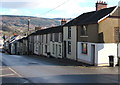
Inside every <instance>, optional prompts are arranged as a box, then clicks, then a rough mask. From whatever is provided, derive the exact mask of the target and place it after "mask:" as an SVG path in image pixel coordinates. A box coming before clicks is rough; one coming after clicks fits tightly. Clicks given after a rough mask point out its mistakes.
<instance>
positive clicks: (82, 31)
mask: <svg viewBox="0 0 120 85" xmlns="http://www.w3.org/2000/svg"><path fill="white" fill-rule="evenodd" d="M81 35H82V36H86V35H87V26H85V25H83V26H82V29H81Z"/></svg>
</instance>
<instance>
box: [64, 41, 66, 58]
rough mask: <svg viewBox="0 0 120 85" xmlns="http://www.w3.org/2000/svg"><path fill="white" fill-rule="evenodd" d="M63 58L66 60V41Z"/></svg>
mask: <svg viewBox="0 0 120 85" xmlns="http://www.w3.org/2000/svg"><path fill="white" fill-rule="evenodd" d="M64 58H66V41H64Z"/></svg>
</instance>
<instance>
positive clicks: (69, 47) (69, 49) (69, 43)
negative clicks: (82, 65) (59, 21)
mask: <svg viewBox="0 0 120 85" xmlns="http://www.w3.org/2000/svg"><path fill="white" fill-rule="evenodd" d="M68 54H71V42H70V41H68Z"/></svg>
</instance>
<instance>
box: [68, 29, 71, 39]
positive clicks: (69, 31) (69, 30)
mask: <svg viewBox="0 0 120 85" xmlns="http://www.w3.org/2000/svg"><path fill="white" fill-rule="evenodd" d="M68 39H71V27H68Z"/></svg>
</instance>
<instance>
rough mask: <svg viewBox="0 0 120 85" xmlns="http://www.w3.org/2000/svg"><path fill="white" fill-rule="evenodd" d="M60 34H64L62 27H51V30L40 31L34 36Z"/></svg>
mask: <svg viewBox="0 0 120 85" xmlns="http://www.w3.org/2000/svg"><path fill="white" fill-rule="evenodd" d="M59 32H62V26H56V27H50V28H47V29H42V30H38V31H36V32H35V33H34V34H33V35H37V34H48V33H59Z"/></svg>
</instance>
